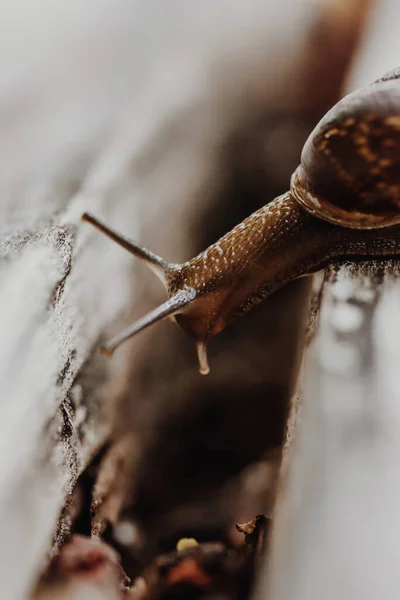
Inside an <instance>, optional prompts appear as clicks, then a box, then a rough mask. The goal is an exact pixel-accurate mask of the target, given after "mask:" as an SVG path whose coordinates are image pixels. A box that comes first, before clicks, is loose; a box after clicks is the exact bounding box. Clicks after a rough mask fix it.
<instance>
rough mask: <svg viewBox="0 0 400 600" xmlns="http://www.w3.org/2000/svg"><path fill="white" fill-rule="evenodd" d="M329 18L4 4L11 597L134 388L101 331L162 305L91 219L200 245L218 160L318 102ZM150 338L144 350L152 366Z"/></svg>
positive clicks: (1, 320)
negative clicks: (322, 38)
mask: <svg viewBox="0 0 400 600" xmlns="http://www.w3.org/2000/svg"><path fill="white" fill-rule="evenodd" d="M211 7H212V10H210V8H211ZM314 10H315V8H314V4H313V3H310V4H308V3H306V2H305V3H296V4H295V5H293V3H292V2H291V1H290V0H285V1H282V0H279V2H270V3H265V2H261V1H259V0H251V1H250V2H248V1H246V2H235V3H232V2H231V1H227V0H219V2H215V0H213V1H212V2H211V1H209V2H203V3H200V4H198V6H196V7H194V6H192V5H191V6H190V9H189V8H188V9H183V7H182V6H181V4H180V3H179V2H171V3H170V4H169V5H168V6H167V5H166V4H165V5H164V3H159V2H148V1H147V0H146V2H141V1H137V2H135V3H125V2H123V1H122V0H120V1H117V2H116V1H115V0H112V1H111V0H91V1H89V2H85V5H84V8H83V5H82V3H81V2H80V1H79V2H78V0H72V1H70V2H67V3H61V4H57V9H55V7H54V6H53V3H51V2H49V1H48V0H40V2H36V3H34V4H33V3H31V2H30V1H29V0H15V1H14V2H12V3H9V2H3V3H1V4H0V47H1V49H2V52H1V53H0V97H1V104H0V159H1V160H0V191H1V199H0V202H1V230H0V239H1V244H0V251H1V257H2V260H1V264H0V269H1V270H0V277H1V281H2V286H1V291H0V330H1V343H0V356H1V362H0V382H1V383H0V385H1V398H0V400H1V405H0V411H1V414H0V424H1V425H0V440H1V442H0V444H1V455H0V457H1V465H0V482H1V486H0V489H1V493H0V529H1V531H2V535H1V537H0V582H1V595H2V596H4V597H8V598H13V599H14V598H15V599H18V598H21V597H24V595H25V594H26V592H27V590H28V589H29V587H30V586H31V584H32V583H33V581H34V579H35V577H36V575H37V569H38V567H39V566H40V565H42V564H43V556H44V554H45V552H46V550H47V549H48V548H49V545H50V541H51V538H52V535H53V533H54V528H55V524H56V521H57V517H58V515H59V511H60V509H61V507H62V506H63V503H64V500H65V497H66V495H67V494H68V492H69V491H70V490H71V489H72V487H73V485H74V483H75V481H76V478H77V476H78V475H79V473H80V472H81V470H82V469H83V468H84V466H85V464H86V463H87V461H88V459H89V458H90V456H91V455H92V453H93V452H94V450H95V449H96V448H97V447H98V446H99V445H100V444H101V443H102V441H103V439H104V438H105V437H106V435H107V432H108V430H109V427H110V422H109V421H108V420H107V419H106V418H105V416H104V409H105V408H106V409H107V411H108V412H110V413H111V415H112V412H113V411H112V406H111V407H110V406H109V404H110V402H104V399H109V398H114V397H116V396H117V395H118V393H120V392H121V388H123V387H124V385H125V386H126V385H127V377H126V371H127V361H126V360H125V359H124V357H125V358H126V357H127V356H128V354H123V353H122V354H121V355H120V357H119V360H118V361H114V362H112V363H111V362H109V363H106V362H105V361H103V360H102V359H100V358H99V357H98V356H97V354H96V352H95V350H96V346H97V342H98V340H99V337H100V336H101V335H103V333H104V331H105V329H106V328H107V326H109V324H110V323H111V322H113V323H114V324H115V325H114V326H115V327H116V328H117V327H120V326H122V324H123V322H126V320H127V319H128V318H129V316H130V315H129V314H128V313H129V312H130V309H131V308H132V307H133V306H134V307H135V315H137V314H138V313H140V312H141V311H142V310H145V309H148V307H149V304H152V303H154V304H155V303H156V302H157V300H158V299H159V297H160V293H159V292H153V291H152V288H150V287H149V290H150V291H149V292H148V293H146V294H145V293H144V292H143V288H142V285H140V284H139V283H138V282H139V280H138V279H137V278H136V277H134V276H133V274H134V269H133V268H132V261H131V259H130V257H129V256H127V255H125V254H124V253H123V252H122V251H121V250H120V249H118V248H115V247H113V246H112V245H111V244H110V243H109V242H108V241H106V240H103V239H101V237H100V236H98V235H97V234H95V232H93V231H91V230H90V228H89V227H88V226H81V224H80V223H79V217H80V214H81V213H82V212H83V210H91V211H93V212H95V213H96V214H99V215H100V216H102V217H103V218H105V219H107V220H108V221H109V222H110V223H112V224H113V225H114V226H115V227H117V228H120V229H121V230H124V231H126V232H127V233H129V234H130V235H132V236H136V237H137V238H140V239H141V241H144V242H146V243H147V244H149V245H151V243H152V240H153V242H154V243H153V248H154V249H155V250H156V251H158V252H160V253H161V254H164V255H165V256H166V257H167V258H169V259H171V260H182V259H186V258H187V257H188V256H190V255H191V254H193V250H198V248H197V247H196V246H197V244H198V240H197V238H196V236H195V235H194V230H195V229H196V228H195V225H194V223H193V214H194V209H193V206H196V211H201V209H202V208H203V209H204V206H205V205H206V204H207V202H210V204H211V201H210V198H209V197H210V195H212V192H208V193H204V189H207V187H206V186H207V185H210V187H211V188H212V190H214V188H218V185H219V184H220V181H219V178H218V177H217V176H216V175H217V174H218V172H219V168H220V165H219V163H218V160H217V157H218V152H219V150H220V148H221V147H222V146H223V143H224V142H225V141H226V139H227V137H228V134H229V133H231V132H232V131H233V130H234V129H235V127H236V124H237V122H238V120H239V121H243V119H244V121H246V119H247V115H248V114H250V115H252V116H253V115H254V111H257V110H258V108H259V107H260V106H262V107H263V110H266V109H268V108H271V111H272V114H275V112H276V111H277V109H278V108H279V111H280V114H282V111H287V114H290V111H291V110H292V109H293V106H296V105H299V106H300V107H302V109H303V110H309V105H308V102H309V97H308V94H306V93H304V89H303V88H302V87H301V85H299V82H300V79H301V78H299V79H296V77H295V78H293V75H292V74H293V73H297V69H298V68H299V69H300V71H301V72H302V73H303V74H304V70H305V69H306V67H307V66H308V62H307V61H308V57H307V52H305V48H306V47H307V40H308V37H309V32H310V30H311V28H312V26H313V25H314V23H315V13H314ZM288 15H290V16H288ZM178 21H179V23H180V27H177V26H176V23H177V22H178ZM237 40H242V41H243V42H244V43H243V44H241V43H240V44H238V43H237ZM303 50H304V51H303ZM272 53H273V56H274V60H273V61H271V59H270V56H271V54H272ZM276 57H279V59H277V58H276ZM346 60H347V59H346ZM346 60H345V62H346ZM339 62H340V60H339ZM343 68H344V67H341V68H339V69H338V71H337V73H339V75H337V76H338V77H339V79H340V77H341V76H342V72H343ZM332 81H335V78H332ZM216 83H218V86H216ZM334 93H336V90H334ZM227 99H229V102H228V103H227ZM325 102H326V100H323V101H320V100H319V105H318V108H319V109H321V108H325V104H324V103H325ZM243 115H245V117H246V118H244V117H243ZM299 143H300V142H299ZM271 144H272V142H271ZM270 154H273V152H270ZM271 171H272V172H274V173H275V172H276V169H274V168H273V165H272V168H271ZM285 177H286V175H285ZM160 223H162V227H160ZM127 224H129V227H128V226H127ZM171 232H173V234H172V235H171ZM140 274H141V277H142V271H140ZM141 280H142V279H140V281H141ZM143 281H144V279H143ZM146 282H147V280H146ZM293 325H294V322H293V323H292V324H291V325H290V327H289V329H288V330H287V333H286V336H287V338H290V337H292V335H291V329H290V328H292V327H293ZM162 335H163V334H161V336H162ZM143 339H145V338H143ZM148 339H150V338H148ZM163 339H164V338H163V337H159V338H158V348H162V347H163V342H162V341H160V340H163ZM176 339H177V340H178V338H176ZM179 344H180V342H179V341H178V342H176V344H175V346H174V347H179ZM144 347H145V342H143V345H142V343H141V342H140V341H138V343H137V344H136V345H135V346H134V352H132V354H130V355H129V356H130V359H132V358H135V357H137V356H140V357H141V361H142V362H141V363H140V361H138V363H140V367H141V368H142V367H143V364H145V363H146V361H145V360H144V359H143V351H142V350H143V348H144ZM186 348H187V346H185V352H186ZM283 350H284V348H283V347H282V353H283ZM146 352H147V353H148V354H150V351H149V348H148V346H147V347H146ZM170 354H173V353H172V352H170ZM285 355H286V356H287V357H288V358H287V359H286V362H287V363H289V362H290V360H289V358H290V354H287V353H286V354H285ZM274 356H275V360H278V359H277V358H276V357H277V356H278V355H277V353H276V349H275V348H274ZM193 361H194V353H193ZM178 367H179V368H180V365H179V362H178ZM263 368H264V367H263V365H261V364H260V367H259V369H258V372H260V371H261V370H263ZM193 370H194V369H193ZM167 371H169V372H170V374H169V378H170V380H171V379H172V378H175V374H174V371H173V370H172V371H171V370H169V368H168V365H167V368H165V369H164V370H161V376H168V373H167ZM225 376H226V377H228V372H227V371H226V375H225ZM132 377H133V376H132ZM182 377H183V379H185V376H184V375H183V376H182ZM229 377H231V375H229ZM175 379H176V378H175ZM185 381H188V380H185ZM255 381H256V382H257V375H256V376H255ZM102 383H103V384H104V385H103V386H102V385H101V384H102ZM163 386H164V387H166V388H167V387H168V380H167V381H165V382H164V383H163ZM161 387H162V386H161V385H159V386H158V388H157V390H159V389H160V388H161ZM183 387H185V384H184V386H183ZM187 388H188V390H189V389H190V385H189V384H187ZM145 390H146V388H145ZM156 393H158V391H157V392H156V391H154V392H153V395H156ZM171 393H173V392H171ZM190 395H191V396H192V391H191V392H190ZM142 397H143V398H144V400H146V393H145V392H143V393H142ZM149 397H150V398H151V397H152V394H151V393H148V394H147V399H149Z"/></svg>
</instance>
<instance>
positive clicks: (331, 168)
mask: <svg viewBox="0 0 400 600" xmlns="http://www.w3.org/2000/svg"><path fill="white" fill-rule="evenodd" d="M305 209H306V210H305ZM399 209H400V69H395V70H393V71H390V72H389V73H387V74H386V75H384V76H383V77H381V78H380V79H379V80H377V81H376V82H374V83H373V84H371V85H370V86H367V87H365V88H363V89H361V90H358V91H356V92H354V93H352V94H349V95H348V96H346V98H344V99H343V100H341V101H340V102H338V104H336V106H334V107H333V108H332V109H331V110H330V111H329V112H328V113H327V114H326V116H325V117H324V118H323V119H322V120H321V121H320V123H319V124H318V125H317V127H316V128H315V129H314V131H313V132H312V133H311V135H310V137H309V138H308V140H307V142H306V144H305V146H304V148H303V152H302V156H301V165H300V166H299V167H298V168H297V169H296V171H295V173H294V174H293V177H292V181H291V189H290V192H288V193H287V194H284V195H283V196H280V197H279V198H277V199H275V200H274V201H273V202H272V203H271V204H269V205H267V206H264V207H263V208H261V209H260V210H258V211H257V212H255V213H254V214H253V215H251V216H250V217H248V218H247V219H245V220H244V221H243V222H242V223H240V224H239V225H237V226H236V227H235V228H234V229H233V230H232V231H231V232H229V233H228V234H226V235H225V236H224V237H223V238H221V239H220V240H219V241H218V242H216V243H215V244H214V245H212V246H210V247H209V248H208V249H207V250H205V251H204V252H202V253H201V254H199V255H198V256H197V257H196V258H194V259H193V260H191V261H189V262H187V263H185V264H184V265H182V267H181V268H180V269H179V272H177V276H176V279H175V280H174V281H173V282H172V283H171V293H173V292H175V291H176V290H178V289H181V288H182V287H184V286H186V287H189V288H194V289H195V290H196V291H197V297H196V299H195V300H194V302H192V303H191V304H189V305H188V306H187V307H186V308H185V309H184V312H183V313H182V314H179V315H176V316H175V318H176V321H177V322H178V323H179V324H180V325H181V327H182V328H183V329H184V330H185V331H186V332H187V333H188V334H189V335H190V336H191V337H193V338H195V339H196V340H201V341H207V339H209V338H210V337H212V336H213V335H215V334H216V333H218V332H219V331H221V329H223V328H224V327H225V326H226V325H228V324H229V323H231V322H233V321H235V320H236V319H237V318H239V317H240V316H241V315H243V314H245V313H246V312H247V311H249V310H250V309H251V308H252V307H253V306H256V305H257V304H259V303H260V302H262V300H264V298H266V297H267V296H268V295H270V294H271V293H272V292H274V291H275V290H276V289H278V288H279V287H281V286H282V285H284V284H285V283H287V282H289V281H291V280H292V279H294V278H296V277H299V276H300V275H302V274H304V273H307V272H309V271H314V270H316V269H318V267H320V266H322V265H323V264H324V263H326V262H327V261H328V260H330V259H332V258H334V257H356V256H360V257H369V256H371V257H382V256H398V255H400V225H398V224H399V223H400V210H399Z"/></svg>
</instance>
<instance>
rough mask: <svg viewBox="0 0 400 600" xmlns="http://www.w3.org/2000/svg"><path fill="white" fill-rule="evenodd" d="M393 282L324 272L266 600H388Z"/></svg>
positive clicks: (395, 428)
mask: <svg viewBox="0 0 400 600" xmlns="http://www.w3.org/2000/svg"><path fill="white" fill-rule="evenodd" d="M399 275H400V268H399V264H398V263H393V262H391V261H388V262H386V263H384V264H383V263H372V262H370V263H360V264H344V265H341V266H332V267H330V268H329V269H328V270H327V272H326V276H325V280H324V282H323V289H322V301H321V306H320V313H319V318H318V321H317V322H316V323H314V326H315V330H314V332H313V335H312V338H311V339H310V344H309V347H308V350H307V352H306V358H305V362H304V370H303V378H302V383H301V387H302V389H303V391H302V402H301V406H300V410H299V411H298V412H297V417H296V421H297V427H296V434H295V436H294V441H293V438H292V440H291V442H292V443H291V445H290V448H289V449H288V456H287V459H286V464H285V477H284V480H283V482H282V489H281V494H280V500H279V504H278V511H277V524H276V527H275V531H274V550H273V554H272V559H271V565H270V570H269V584H268V587H269V593H270V596H268V597H270V598H272V599H275V598H279V599H282V600H286V599H292V598H293V599H294V598H296V600H303V599H304V600H305V599H307V600H313V599H314V598H315V599H317V598H322V597H323V598H326V599H327V600H330V599H332V600H333V599H334V598H338V597H340V598H343V599H344V600H347V599H349V600H350V598H351V599H358V598H360V600H361V599H363V600H367V599H369V598H371V600H372V598H376V597H378V596H382V597H385V598H388V599H391V598H393V599H394V598H396V597H397V594H398V586H399V582H400V579H399V572H398V567H397V563H398V556H399V554H398V551H397V550H396V548H397V540H398V537H399V535H400V513H399V508H398V507H399V505H400V486H399V466H398V461H397V458H396V457H397V456H398V454H399V451H400V441H399V440H400V412H399V398H400V378H399V369H398V354H399V351H400V342H399V339H400V337H399V335H400V288H399ZM314 293H315V294H316V295H317V296H318V297H321V296H320V290H319V289H318V286H316V289H315V291H314ZM314 326H313V327H314ZM283 565H284V566H283Z"/></svg>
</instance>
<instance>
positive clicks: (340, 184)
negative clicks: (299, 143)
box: [291, 69, 400, 229]
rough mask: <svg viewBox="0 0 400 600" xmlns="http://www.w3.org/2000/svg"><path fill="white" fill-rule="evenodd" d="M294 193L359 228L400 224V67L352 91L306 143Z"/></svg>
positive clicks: (332, 218) (325, 215)
mask: <svg viewBox="0 0 400 600" xmlns="http://www.w3.org/2000/svg"><path fill="white" fill-rule="evenodd" d="M291 191H292V193H293V194H294V196H295V197H296V199H297V200H298V201H299V202H300V203H301V204H302V205H303V207H304V208H305V209H306V210H308V211H309V212H311V213H312V214H313V215H315V216H317V217H320V218H322V219H325V220H327V221H329V222H331V223H335V224H340V225H343V226H345V227H351V228H355V229H373V228H375V227H387V226H390V225H394V224H396V223H400V70H399V69H396V70H394V71H391V72H390V73H388V74H386V75H384V76H383V77H382V78H381V79H379V80H378V81H376V82H374V83H373V84H371V85H369V86H367V87H364V88H362V89H360V90H357V91H356V92H353V93H352V94H349V95H348V96H346V97H345V98H343V99H342V100H341V101H340V102H338V103H337V104H336V105H335V106H334V107H333V108H332V109H331V110H330V111H329V112H328V113H327V114H326V115H325V116H324V117H323V118H322V120H321V121H320V122H319V123H318V125H317V126H316V128H315V129H314V130H313V132H312V133H311V135H310V136H309V138H308V140H307V141H306V143H305V146H304V148H303V152H302V155H301V164H300V166H299V167H298V168H297V169H296V171H295V173H294V174H293V176H292V181H291Z"/></svg>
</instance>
